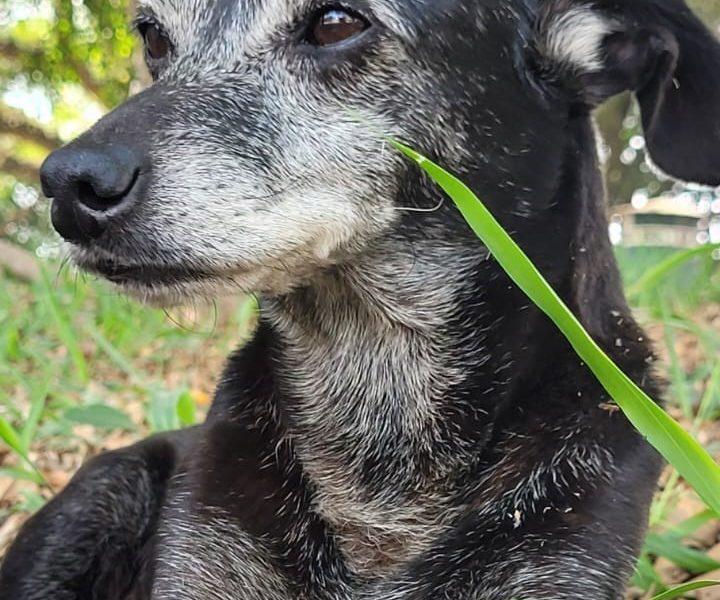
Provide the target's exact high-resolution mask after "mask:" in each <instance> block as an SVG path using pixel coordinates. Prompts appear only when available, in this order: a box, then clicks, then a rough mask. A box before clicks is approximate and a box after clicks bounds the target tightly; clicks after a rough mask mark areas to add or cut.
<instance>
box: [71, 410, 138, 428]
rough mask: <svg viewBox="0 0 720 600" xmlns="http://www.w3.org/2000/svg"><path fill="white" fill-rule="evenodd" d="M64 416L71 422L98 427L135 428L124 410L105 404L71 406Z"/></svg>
mask: <svg viewBox="0 0 720 600" xmlns="http://www.w3.org/2000/svg"><path fill="white" fill-rule="evenodd" d="M65 418H66V419H67V420H68V421H72V422H73V423H79V424H81V425H92V426H93V427H97V428H99V429H126V430H132V429H135V425H134V424H133V422H132V421H131V420H130V417H128V416H127V415H126V414H125V413H124V412H122V411H120V410H118V409H117V408H113V407H112V406H107V405H105V404H90V405H88V406H80V407H78V408H71V409H70V410H68V411H66V412H65Z"/></svg>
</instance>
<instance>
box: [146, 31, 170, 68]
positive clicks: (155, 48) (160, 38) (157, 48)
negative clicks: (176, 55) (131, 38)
mask: <svg viewBox="0 0 720 600" xmlns="http://www.w3.org/2000/svg"><path fill="white" fill-rule="evenodd" d="M142 36H143V38H144V39H145V48H146V49H147V53H148V56H149V57H150V58H152V59H153V60H162V59H163V58H166V57H167V55H168V54H170V41H169V40H168V39H167V37H165V34H164V33H163V32H162V31H160V28H159V27H158V26H157V25H152V24H147V25H146V26H145V27H143V29H142Z"/></svg>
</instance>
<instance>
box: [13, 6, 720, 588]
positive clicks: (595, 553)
mask: <svg viewBox="0 0 720 600" xmlns="http://www.w3.org/2000/svg"><path fill="white" fill-rule="evenodd" d="M138 27H139V30H140V32H141V33H142V34H143V37H144V39H145V43H146V48H147V58H148V64H149V66H150V69H151V70H152V72H153V74H154V76H155V78H156V80H157V81H156V83H155V85H153V86H152V87H151V88H150V89H149V90H147V91H145V92H143V93H141V94H139V95H138V96H136V97H134V98H132V99H131V100H129V101H128V102H127V103H126V104H124V105H123V106H121V107H120V108H118V109H117V110H116V111H115V112H113V113H112V114H110V115H109V116H107V117H106V118H104V119H103V120H102V121H100V123H98V124H97V125H96V126H95V127H93V128H92V129H91V130H90V131H89V132H88V133H86V134H85V135H83V136H82V137H81V138H79V139H78V140H76V141H75V142H73V143H72V144H70V145H69V146H68V147H66V148H65V149H62V150H60V151H59V152H56V153H55V154H53V155H52V156H51V157H50V158H49V159H48V161H47V163H46V164H45V166H44V168H43V172H42V179H43V185H44V189H45V192H46V194H47V195H48V196H51V197H53V198H54V202H53V207H52V218H53V222H54V224H55V226H56V228H57V229H58V231H59V232H60V233H61V234H62V235H63V236H64V237H66V238H67V239H68V240H69V241H71V242H72V253H73V257H74V259H75V261H76V262H77V263H78V264H79V265H80V267H82V268H84V269H87V270H89V271H92V272H95V273H100V274H101V275H103V276H105V277H106V278H108V279H109V280H111V281H112V282H114V283H115V284H117V285H118V286H119V287H120V288H121V289H122V290H124V291H125V292H128V293H131V294H133V295H135V296H138V297H140V298H142V299H145V300H147V301H150V302H154V303H158V304H168V303H174V302H179V301H182V300H184V299H186V298H190V297H197V296H213V295H216V294H217V293H220V292H226V291H232V292H235V291H238V290H242V291H248V292H254V293H257V294H259V296H260V297H261V305H262V319H261V321H262V322H261V325H260V328H259V331H258V332H257V335H256V336H255V338H254V340H253V341H252V343H250V344H249V345H248V346H247V347H245V348H244V349H242V350H241V351H240V352H238V353H237V354H236V355H235V356H233V357H232V358H231V359H230V362H229V364H228V366H227V369H226V371H225V374H224V377H223V378H222V381H221V383H220V386H219V390H218V392H217V396H216V398H215V402H214V405H213V407H212V410H211V412H210V415H209V418H208V420H207V423H206V424H204V425H203V426H202V427H200V428H197V429H194V430H190V431H186V432H182V433H177V434H174V435H169V436H165V437H158V438H153V439H150V440H147V441H145V442H143V443H141V444H139V445H137V446H135V447H132V448H129V449H126V450H122V451H119V452H114V453H110V454H107V455H104V456H101V457H99V458H97V459H95V460H94V461H92V462H91V463H90V464H89V465H87V466H86V467H85V468H84V469H83V470H82V471H81V472H80V473H79V474H78V475H77V476H76V477H75V479H74V480H73V481H72V483H71V484H70V485H69V486H68V488H67V489H66V490H65V491H64V492H63V493H62V494H61V495H60V496H58V497H57V498H56V499H55V500H53V501H52V502H50V503H49V504H48V506H47V507H46V508H44V509H43V510H42V511H41V512H40V513H39V514H38V515H37V516H36V517H35V518H34V519H32V520H31V521H30V522H29V523H28V525H27V526H26V527H25V528H24V529H23V531H22V533H21V534H20V537H19V539H18V540H17V542H16V543H15V545H14V547H13V548H12V549H11V550H10V552H9V554H8V556H7V558H6V559H5V562H4V565H3V567H2V573H1V575H0V596H1V597H2V599H3V600H39V599H52V600H79V599H103V600H117V599H149V598H152V599H153V600H171V599H172V600H182V599H188V600H189V599H193V600H216V599H217V600H220V599H223V600H225V599H227V600H289V599H306V600H411V599H412V600H431V599H432V600H440V599H457V600H510V599H524V600H537V599H545V600H549V599H559V598H563V599H566V598H577V599H581V598H582V599H586V598H592V599H614V598H621V597H622V594H623V588H624V585H625V583H626V580H627V578H628V576H629V574H630V573H631V571H632V568H633V562H634V560H635V556H636V554H637V552H638V549H639V547H640V544H641V540H642V537H643V531H644V529H645V521H646V513H647V509H648V503H649V501H650V498H651V495H652V493H653V489H654V485H655V481H656V478H657V475H658V472H659V468H660V460H659V458H658V456H657V455H656V454H655V452H654V451H653V450H652V449H651V448H650V447H648V445H647V444H646V443H645V442H644V441H643V440H642V439H641V437H640V435H638V434H637V433H636V432H634V430H633V429H632V427H631V426H630V425H629V424H628V422H627V421H626V419H625V418H624V417H623V416H622V414H619V413H617V412H615V411H612V410H606V408H603V406H604V405H605V404H606V403H609V402H610V400H609V399H608V397H607V395H606V394H605V393H604V392H603V390H602V389H601V388H600V386H599V385H598V384H597V382H596V381H595V379H594V378H593V377H592V375H591V374H590V373H589V372H588V370H587V369H586V367H585V366H584V365H583V364H582V363H581V362H580V360H579V359H578V358H577V357H576V355H575V354H574V353H573V351H572V350H571V349H570V347H569V345H568V344H567V343H566V342H565V341H564V339H563V338H562V337H561V336H560V334H559V333H558V332H557V331H556V330H555V329H554V327H553V326H552V325H551V324H550V323H549V322H548V320H547V319H546V318H544V317H543V316H542V315H541V314H539V312H538V311H537V310H536V309H535V308H534V307H533V306H531V304H530V303H529V301H528V300H527V298H526V297H525V296H524V295H523V294H522V293H520V292H519V291H518V290H517V289H516V288H515V287H514V286H513V285H512V283H511V282H510V280H509V279H508V278H507V277H506V276H505V274H504V273H503V272H502V271H501V269H500V268H499V267H498V265H497V264H496V263H495V262H494V261H493V260H492V259H491V258H489V257H488V253H487V251H486V250H485V249H484V248H483V246H482V245H481V243H479V242H478V240H477V239H476V238H475V237H474V236H473V235H472V233H471V232H470V230H469V228H468V227H467V225H466V224H465V223H464V222H463V221H462V219H461V218H460V217H459V215H458V214H457V212H456V211H455V209H454V208H453V207H452V206H451V203H450V202H445V203H444V204H442V194H440V192H439V191H438V190H437V188H436V187H435V186H434V185H433V184H431V183H430V182H429V181H428V180H427V179H426V178H425V177H423V176H422V175H421V174H420V172H419V171H418V169H417V168H416V167H415V166H413V165H411V164H409V163H408V162H406V161H404V160H403V159H402V158H401V157H400V156H398V155H397V153H395V152H392V151H391V150H390V149H388V148H386V147H385V145H384V142H383V140H382V139H378V136H376V134H375V133H374V131H376V130H378V129H379V130H382V131H384V132H388V133H390V134H391V135H394V136H396V137H397V138H399V139H402V140H406V141H408V142H410V143H411V144H412V145H414V146H415V147H417V148H418V149H419V150H421V151H423V152H424V153H426V154H429V155H430V156H431V157H433V158H434V159H436V160H437V161H439V162H440V163H441V164H443V165H445V166H447V167H448V168H450V169H451V170H453V171H454V172H456V173H458V174H459V175H460V176H461V177H462V178H463V179H464V180H465V181H466V182H467V183H468V184H469V185H470V186H471V187H472V188H473V189H474V190H475V191H477V192H478V193H479V195H480V196H481V197H482V198H483V199H484V200H485V201H486V202H487V203H488V204H489V206H490V208H491V209H492V210H493V212H494V213H495V214H496V215H497V216H498V218H499V219H500V220H501V221H502V223H503V224H504V225H505V227H506V228H508V229H509V230H510V231H511V232H512V233H513V235H514V237H515V239H516V240H517V241H518V242H519V243H520V244H521V245H522V247H523V248H525V249H526V251H527V252H528V253H529V255H530V256H531V257H532V258H533V259H534V261H535V262H536V263H537V264H538V266H539V267H540V268H541V270H542V271H543V273H544V274H545V275H546V277H547V278H548V279H549V280H550V281H551V283H552V284H553V285H554V286H555V287H556V289H557V290H558V291H559V292H560V293H561V295H562V296H563V298H564V299H565V300H566V301H567V302H568V303H569V304H570V306H572V307H573V309H574V310H575V312H576V313H577V314H578V315H579V317H580V318H581V319H582V321H583V323H584V324H585V326H586V327H587V328H588V329H589V331H590V332H591V333H592V334H593V335H594V336H595V338H596V339H597V340H598V341H599V342H600V343H601V344H602V345H603V346H604V347H605V349H606V350H607V351H608V352H609V353H610V354H611V355H612V356H613V357H614V359H615V360H616V361H617V362H618V363H619V364H620V365H621V366H622V368H623V369H625V371H626V372H627V373H628V374H629V375H630V376H632V378H633V379H634V380H635V381H637V382H639V383H640V384H642V385H643V386H644V387H645V389H647V390H648V391H649V392H650V393H652V394H653V395H658V394H659V393H660V390H659V389H658V385H657V384H656V382H655V380H654V378H653V375H652V371H653V367H652V361H653V358H652V353H651V350H650V348H649V347H648V344H647V342H646V341H645V340H644V336H643V333H642V331H641V330H640V329H639V328H638V327H637V325H636V324H635V322H634V321H633V319H632V317H631V315H630V311H629V310H628V307H627V305H626V303H625V300H624V298H623V294H622V291H621V287H620V281H619V277H618V273H617V269H616V266H615V262H614V259H613V255H612V252H611V248H610V245H609V242H608V237H607V222H606V219H605V215H604V211H605V208H604V203H603V190H602V183H601V177H600V173H599V170H598V163H597V158H596V150H595V148H596V139H595V133H594V131H593V125H592V121H591V117H590V112H591V109H592V108H593V107H595V106H596V105H597V104H598V103H600V102H602V101H603V100H605V99H606V98H608V97H609V96H611V95H613V94H616V93H618V92H621V91H623V90H633V91H635V92H636V93H637V97H638V100H639V103H640V105H641V109H642V114H643V122H644V125H645V133H646V136H647V139H648V146H649V148H650V151H651V153H652V156H653V158H654V161H655V162H656V163H657V164H658V166H659V167H660V168H662V169H664V170H665V171H667V172H668V173H671V174H672V175H675V176H677V177H680V178H683V179H688V180H693V181H698V182H702V183H707V184H713V185H718V184H720V46H719V45H718V43H717V42H716V40H715V39H714V38H713V37H712V35H711V34H710V33H709V32H708V31H707V30H706V29H705V28H704V27H703V26H702V24H701V23H700V22H699V21H698V20H697V18H696V17H694V16H693V15H692V13H691V12H690V11H689V9H688V8H687V7H686V6H685V4H684V3H683V2H682V1H681V0H623V1H621V0H342V1H340V2H330V3H329V4H323V2H322V1H316V0H282V1H281V0H141V2H140V16H139V19H138ZM348 109H352V110H348ZM357 113H360V114H361V115H362V118H359V119H358V118H355V117H354V116H352V115H353V114H357ZM367 122H370V123H371V124H372V126H368V125H367Z"/></svg>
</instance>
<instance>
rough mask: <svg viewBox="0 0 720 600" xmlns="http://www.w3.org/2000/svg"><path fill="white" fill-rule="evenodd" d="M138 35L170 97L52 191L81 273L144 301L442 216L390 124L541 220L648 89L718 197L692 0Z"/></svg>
mask: <svg viewBox="0 0 720 600" xmlns="http://www.w3.org/2000/svg"><path fill="white" fill-rule="evenodd" d="M138 29H139V32H140V33H141V34H142V37H143V38H144V42H145V48H146V57H147V62H148V66H149V68H150V70H151V72H152V74H153V77H154V79H155V83H154V85H153V86H151V87H150V88H149V89H147V90H146V91H144V92H142V93H140V94H138V95H137V96H135V97H133V98H131V99H130V100H129V101H128V102H126V103H125V104H123V105H122V106H120V107H119V108H118V109H116V110H115V111H114V112H112V113H111V114H109V115H108V116H106V117H105V118H104V119H102V120H101V121H100V122H99V123H98V124H96V125H95V126H94V127H93V128H92V129H91V130H90V131H88V132H87V133H86V134H84V135H83V136H81V137H80V138H79V139H77V140H75V141H74V142H72V143H71V144H70V145H68V146H67V147H65V148H63V149H61V150H59V151H58V152H56V153H54V154H53V155H52V156H51V157H50V158H49V159H48V160H47V162H46V164H45V165H44V167H43V171H42V180H43V186H44V190H45V192H46V194H47V195H48V196H50V197H52V198H53V199H54V201H53V205H52V218H53V223H54V224H55V227H56V228H57V229H58V231H59V232H60V233H61V234H62V235H63V236H64V237H65V238H67V239H68V240H69V241H71V242H72V243H73V255H74V258H75V260H76V261H77V262H78V264H79V265H80V266H81V267H84V268H86V269H89V270H91V271H94V272H99V273H101V274H103V275H105V276H107V277H108V278H109V279H111V280H112V281H114V282H116V283H118V284H120V285H122V286H123V287H124V289H126V290H127V291H129V292H131V293H133V294H135V295H138V296H140V297H143V298H145V299H147V300H151V301H155V302H165V303H167V302H174V301H178V300H181V299H182V298H184V297H187V296H191V295H214V294H217V293H220V292H223V291H235V290H237V289H242V290H245V291H253V292H265V293H278V292H283V291H285V290H287V289H288V288H289V287H292V286H293V285H296V284H298V283H299V282H302V281H305V280H307V278H309V277H312V275H313V273H315V272H316V271H317V270H318V269H321V268H323V267H325V266H327V265H330V264H334V263H338V262H341V261H343V260H347V259H348V257H351V256H353V255H354V254H355V253H357V252H362V251H363V248H365V247H367V245H368V244H370V243H372V241H373V240H375V239H378V238H382V237H383V236H385V235H388V234H389V233H390V232H391V231H393V229H395V230H397V228H398V227H400V226H401V225H400V223H401V221H402V220H403V219H402V215H403V214H404V213H403V210H405V209H406V208H409V207H413V206H415V207H417V206H418V205H423V203H424V205H425V206H429V205H432V204H433V203H434V199H433V198H431V197H430V196H431V194H432V193H436V192H434V191H433V192H429V191H428V190H429V189H431V188H429V186H427V185H426V184H424V183H423V182H422V180H421V179H420V175H419V174H418V173H417V172H416V171H415V170H414V169H413V167H412V166H411V165H409V164H407V163H405V162H403V160H402V159H401V158H400V157H399V156H398V155H397V154H396V153H394V152H393V151H391V150H390V149H389V148H388V147H387V146H386V144H385V142H384V141H383V139H382V136H381V135H379V134H378V132H383V133H385V134H389V135H393V136H397V137H399V138H400V139H403V140H405V141H407V142H410V143H411V144H413V145H415V146H416V147H418V148H419V149H420V150H422V151H424V152H426V153H428V154H430V155H431V156H433V157H435V158H437V159H438V160H441V161H443V162H444V163H445V164H446V165H447V166H448V167H449V168H451V169H454V170H456V171H459V172H460V173H461V174H463V175H464V176H465V177H466V179H469V181H470V183H472V184H474V185H475V186H476V187H479V188H480V189H479V190H478V191H480V192H481V193H482V194H483V196H484V197H485V198H486V199H487V200H488V201H489V202H490V204H491V205H493V206H494V207H495V208H496V209H497V210H498V211H499V212H503V211H506V212H513V211H516V212H524V213H532V211H533V210H536V209H537V210H540V209H541V208H543V207H544V206H545V205H546V204H548V203H549V202H550V199H551V197H552V196H553V193H554V191H556V189H557V187H558V185H559V184H558V180H559V178H560V177H561V175H560V172H561V171H562V169H563V168H567V164H568V156H567V154H568V148H569V142H568V139H567V138H568V136H569V135H570V133H569V131H570V128H569V127H568V123H569V122H570V120H571V119H573V118H577V117H578V115H581V116H582V117H583V118H586V117H587V115H588V114H589V111H590V109H591V108H592V107H593V106H595V105H596V104H598V103H599V102H601V101H603V100H604V99H606V98H607V97H609V96H611V95H613V94H616V93H618V92H621V91H623V90H633V91H636V92H637V95H638V98H639V100H640V104H641V107H642V111H643V120H644V124H645V129H646V134H647V137H648V140H649V147H650V150H651V152H652V154H653V156H654V159H655V162H656V163H657V164H658V165H659V166H660V167H661V168H663V169H664V170H665V171H667V172H668V173H670V174H672V175H675V176H678V177H681V178H685V179H689V180H694V181H698V182H702V183H710V184H720V46H719V45H718V44H717V43H716V41H715V40H714V39H713V37H712V36H711V34H710V33H709V32H708V31H707V30H706V29H705V28H704V27H703V26H702V25H701V24H700V22H699V21H698V20H697V19H696V18H695V17H694V16H693V15H692V14H691V13H690V11H689V10H688V9H687V7H686V6H685V4H684V2H683V1H682V0H634V1H632V2H616V1H614V0H613V1H611V0H592V1H591V0H540V1H538V2H536V1H532V0H510V1H508V0H445V1H438V0H342V1H340V2H335V1H330V0H140V1H139V16H138ZM593 151H594V150H593V149H591V148H588V149H587V152H593ZM434 218H435V220H437V217H434Z"/></svg>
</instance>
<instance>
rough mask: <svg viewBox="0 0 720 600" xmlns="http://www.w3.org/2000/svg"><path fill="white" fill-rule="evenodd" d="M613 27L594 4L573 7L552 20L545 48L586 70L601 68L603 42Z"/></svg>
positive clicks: (549, 54)
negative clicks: (590, 6) (591, 6)
mask: <svg viewBox="0 0 720 600" xmlns="http://www.w3.org/2000/svg"><path fill="white" fill-rule="evenodd" d="M612 31H613V30H612V26H611V23H610V21H608V20H607V19H605V18H603V17H602V16H601V15H599V14H597V12H596V11H594V10H592V9H591V8H589V7H586V6H585V7H577V8H572V9H570V10H568V11H566V12H564V13H562V14H561V15H559V16H558V17H556V18H555V19H553V20H552V21H551V23H550V26H549V27H548V28H547V34H546V37H545V52H546V54H547V57H548V58H550V59H551V60H554V61H557V62H558V63H561V64H564V65H568V66H571V67H573V68H576V69H580V70H582V71H585V72H593V71H600V70H601V69H602V68H603V60H602V42H603V40H604V39H605V37H606V36H607V35H609V34H610V33H612Z"/></svg>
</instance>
